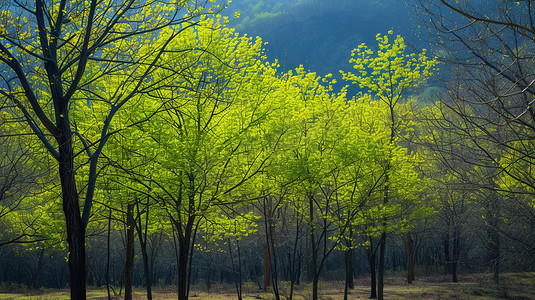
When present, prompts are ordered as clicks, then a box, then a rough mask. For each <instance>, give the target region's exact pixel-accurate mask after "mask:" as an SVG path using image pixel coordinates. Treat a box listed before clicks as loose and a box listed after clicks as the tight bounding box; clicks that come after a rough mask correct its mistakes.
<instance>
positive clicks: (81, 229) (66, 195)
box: [56, 109, 86, 300]
mask: <svg viewBox="0 0 535 300" xmlns="http://www.w3.org/2000/svg"><path fill="white" fill-rule="evenodd" d="M56 117H57V119H58V120H57V126H58V129H59V132H60V134H59V136H57V137H56V140H57V141H58V144H59V160H58V163H59V177H60V181H61V192H62V197H63V212H64V215H65V224H66V226H67V243H68V244H69V273H70V275H69V279H70V287H71V299H74V300H78V299H86V272H85V271H86V270H85V269H86V258H85V227H86V224H84V223H83V222H82V218H81V216H80V203H79V200H78V190H77V188H76V179H75V177H74V175H75V174H74V152H73V149H72V133H71V130H70V124H69V118H68V111H67V109H65V110H63V114H62V113H61V112H58V113H57V114H56Z"/></svg>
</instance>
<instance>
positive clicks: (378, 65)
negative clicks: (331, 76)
mask: <svg viewBox="0 0 535 300" xmlns="http://www.w3.org/2000/svg"><path fill="white" fill-rule="evenodd" d="M391 38H392V39H393V41H392V42H391V41H390V39H391ZM376 39H377V43H378V49H376V50H375V51H374V50H372V49H369V48H368V46H366V45H365V44H361V45H359V47H358V48H356V49H354V50H353V51H352V52H351V59H350V60H349V62H350V63H351V64H352V65H353V68H354V69H355V70H356V71H357V72H358V73H356V74H354V73H352V72H344V71H340V72H341V73H342V76H343V78H344V80H347V81H350V82H353V83H356V84H358V85H359V87H360V88H361V89H364V91H366V92H369V93H371V94H372V96H373V97H375V98H376V99H377V100H378V101H379V102H380V103H382V105H384V107H385V110H386V113H387V119H386V124H387V126H388V127H389V128H390V134H389V139H388V141H387V143H388V145H392V146H394V145H396V143H398V140H399V138H400V136H401V134H402V130H403V127H402V126H403V119H401V117H400V115H399V112H398V109H399V106H400V104H401V102H402V101H403V99H406V97H407V96H408V95H407V94H408V93H409V92H410V91H411V90H413V89H415V88H416V87H418V86H419V85H421V84H422V83H424V82H425V81H426V80H427V79H428V78H429V77H430V76H431V75H432V72H433V71H434V70H435V66H436V65H437V61H436V60H434V59H430V58H429V57H428V56H427V55H426V51H425V49H424V50H422V52H421V53H419V54H416V53H406V52H408V51H407V46H406V44H405V41H404V39H403V38H402V37H401V36H399V35H398V36H396V37H394V33H393V31H389V32H388V35H384V36H383V35H381V34H377V36H376ZM392 158H393V157H386V160H385V167H386V170H387V173H386V176H385V180H384V196H383V205H385V206H386V205H388V204H389V202H390V201H391V199H390V198H391V197H392V195H391V193H392V192H395V191H392V189H391V181H392V180H396V178H391V176H392V175H393V174H391V173H392V172H391V171H390V170H389V169H390V165H391V164H392ZM386 225H387V219H386V218H385V219H384V220H383V227H384V228H385V229H386ZM386 234H387V232H386V230H384V231H383V232H382V233H381V238H380V246H379V247H380V248H379V266H378V268H379V273H378V282H377V284H378V295H377V296H378V298H379V299H380V300H382V299H383V286H384V263H385V254H386Z"/></svg>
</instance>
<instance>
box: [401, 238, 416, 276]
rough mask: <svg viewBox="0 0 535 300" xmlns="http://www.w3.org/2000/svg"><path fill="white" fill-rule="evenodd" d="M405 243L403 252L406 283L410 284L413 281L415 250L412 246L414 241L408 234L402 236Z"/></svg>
mask: <svg viewBox="0 0 535 300" xmlns="http://www.w3.org/2000/svg"><path fill="white" fill-rule="evenodd" d="M403 241H404V242H405V250H406V252H407V283H408V284H412V282H413V281H414V264H415V258H416V249H415V245H414V239H413V238H412V236H411V234H410V233H407V234H405V235H404V236H403Z"/></svg>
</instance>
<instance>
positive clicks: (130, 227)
mask: <svg viewBox="0 0 535 300" xmlns="http://www.w3.org/2000/svg"><path fill="white" fill-rule="evenodd" d="M133 214H134V204H130V203H129V204H128V206H127V209H126V259H125V263H124V299H125V300H132V275H133V273H134V227H135V221H134V215H133Z"/></svg>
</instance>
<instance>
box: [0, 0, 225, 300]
mask: <svg viewBox="0 0 535 300" xmlns="http://www.w3.org/2000/svg"><path fill="white" fill-rule="evenodd" d="M206 6H207V5H206V4H205V3H201V2H198V3H197V2H195V1H193V2H183V1H180V2H174V1H172V2H169V3H162V2H160V1H127V2H120V3H117V2H115V1H97V0H92V1H89V2H83V1H76V2H69V1H66V0H61V1H47V0H36V1H35V2H34V3H30V2H29V1H14V2H11V1H10V2H3V4H2V12H1V24H0V61H1V62H2V67H1V68H2V73H3V76H2V84H3V85H2V88H1V89H0V93H1V95H2V96H3V97H5V98H7V99H8V101H9V103H10V104H11V105H15V106H16V107H17V108H18V109H19V113H18V116H20V117H23V118H25V119H26V121H27V123H28V125H29V126H30V127H31V129H32V131H33V134H35V135H36V136H37V137H38V138H39V139H40V140H41V142H42V145H43V146H44V147H45V148H46V149H47V150H48V152H49V153H50V155H51V156H52V157H53V158H54V159H55V160H57V162H58V174H59V178H60V180H61V187H62V199H63V210H64V213H65V220H66V228H67V240H68V243H69V259H68V263H69V268H70V276H71V277H70V287H71V298H73V299H85V283H86V275H85V274H86V273H85V265H86V264H85V228H86V226H87V224H88V221H89V216H90V214H91V206H92V203H93V194H94V189H95V183H96V179H97V164H98V159H99V157H100V154H101V152H102V149H103V147H104V145H105V144H106V141H107V140H108V138H109V136H110V135H111V133H112V132H110V131H109V126H110V124H111V123H112V120H113V117H114V115H115V114H116V113H117V111H119V110H120V109H121V108H122V107H123V106H124V105H125V104H126V103H128V101H130V100H131V99H132V98H135V97H138V96H139V94H140V93H141V92H142V91H146V89H148V88H149V89H153V87H154V85H155V84H156V82H154V81H152V82H150V83H147V79H149V78H150V74H151V72H152V71H153V70H154V69H155V68H156V67H157V66H158V65H159V63H160V58H161V56H162V54H163V52H165V50H166V47H167V45H168V43H169V42H170V41H172V40H173V39H174V38H176V37H177V36H179V35H180V33H181V29H179V28H187V27H189V26H193V25H195V18H196V17H197V16H198V15H199V14H202V11H203V9H204V8H206V11H207V13H212V12H213V11H214V10H217V9H218V6H215V7H214V8H210V9H209V7H206ZM143 48H144V49H145V50H143ZM149 49H150V51H149ZM97 79H100V80H102V81H109V82H110V83H114V84H115V85H114V86H113V91H112V90H107V91H106V92H102V90H100V89H99V88H94V85H93V82H94V81H95V80H97ZM81 101H86V102H87V103H88V104H89V105H92V104H96V103H97V102H99V103H100V104H101V106H102V107H103V108H102V109H103V110H105V111H106V112H107V113H106V114H105V118H104V119H102V120H101V121H100V122H101V124H102V126H100V129H101V135H100V138H99V139H98V140H93V141H87V140H86V139H85V138H84V132H80V131H77V130H76V126H74V119H73V118H72V113H73V111H72V109H73V105H74V104H75V103H76V102H81ZM75 137H76V138H75ZM79 142H81V143H83V144H84V146H80V148H83V149H84V150H85V152H86V153H87V155H88V156H87V158H86V159H85V160H84V163H88V164H89V165H90V167H89V174H88V176H87V177H86V179H87V188H86V189H85V194H86V196H85V198H84V199H83V200H84V203H83V211H82V213H80V212H81V210H80V207H81V205H80V199H79V192H80V190H79V187H80V186H83V185H84V184H82V183H80V182H77V180H76V178H75V174H76V172H75V171H76V170H77V166H75V158H77V159H81V158H80V155H78V153H77V152H75V150H74V149H75V145H76V144H77V143H79Z"/></svg>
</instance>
